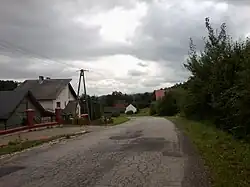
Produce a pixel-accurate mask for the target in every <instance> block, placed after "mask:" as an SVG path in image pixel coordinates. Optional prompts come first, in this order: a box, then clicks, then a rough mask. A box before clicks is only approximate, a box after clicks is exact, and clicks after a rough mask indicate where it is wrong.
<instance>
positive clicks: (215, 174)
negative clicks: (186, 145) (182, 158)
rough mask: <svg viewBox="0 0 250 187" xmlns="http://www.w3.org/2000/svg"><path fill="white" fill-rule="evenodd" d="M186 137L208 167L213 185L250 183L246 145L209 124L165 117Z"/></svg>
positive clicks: (241, 186) (242, 186) (249, 148)
mask: <svg viewBox="0 0 250 187" xmlns="http://www.w3.org/2000/svg"><path fill="white" fill-rule="evenodd" d="M167 119H169V120H171V121H172V122H174V123H175V124H176V125H177V126H179V127H180V128H182V129H183V131H184V132H185V133H186V134H187V135H188V136H189V137H190V139H191V140H192V142H193V143H194V144H195V145H196V147H197V149H198V151H199V153H200V155H201V156H202V158H203V159H204V161H205V164H206V166H207V167H208V168H209V170H210V175H211V180H212V181H211V182H212V186H214V187H246V186H250V144H249V143H246V142H243V141H240V140H237V139H235V138H233V136H232V135H230V134H228V133H226V132H223V131H221V130H218V129H216V128H214V127H213V126H212V125H208V124H203V123H201V122H195V121H190V120H187V119H184V118H181V117H167Z"/></svg>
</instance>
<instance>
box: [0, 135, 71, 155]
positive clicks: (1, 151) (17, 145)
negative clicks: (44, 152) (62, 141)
mask: <svg viewBox="0 0 250 187" xmlns="http://www.w3.org/2000/svg"><path fill="white" fill-rule="evenodd" d="M73 135H75V134H74V133H71V134H63V135H58V136H53V137H48V138H44V139H40V140H21V139H17V140H15V141H10V142H9V143H8V145H6V146H3V147H0V156H1V155H5V154H9V153H14V152H18V151H22V150H24V149H28V148H31V147H35V146H38V145H41V144H43V143H47V142H50V141H52V140H55V139H59V138H62V137H65V138H66V139H69V138H70V137H71V136H73Z"/></svg>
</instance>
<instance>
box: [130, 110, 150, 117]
mask: <svg viewBox="0 0 250 187" xmlns="http://www.w3.org/2000/svg"><path fill="white" fill-rule="evenodd" d="M133 116H149V108H143V109H140V110H139V112H138V113H137V114H133Z"/></svg>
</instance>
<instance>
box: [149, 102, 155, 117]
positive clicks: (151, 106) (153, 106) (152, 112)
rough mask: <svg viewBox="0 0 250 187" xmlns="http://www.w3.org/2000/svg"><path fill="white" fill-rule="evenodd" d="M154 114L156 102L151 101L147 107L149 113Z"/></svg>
mask: <svg viewBox="0 0 250 187" xmlns="http://www.w3.org/2000/svg"><path fill="white" fill-rule="evenodd" d="M155 114H156V102H153V103H151V105H150V108H149V115H151V116H152V115H155Z"/></svg>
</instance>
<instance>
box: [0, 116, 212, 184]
mask: <svg viewBox="0 0 250 187" xmlns="http://www.w3.org/2000/svg"><path fill="white" fill-rule="evenodd" d="M183 146H185V147H183ZM0 162H2V164H1V166H0V186H11V187H34V186H36V187H38V186H43V187H78V186H83V187H85V186H96V187H119V186H124V187H130V186H131V187H136V186H142V187H158V186H159V187H180V186H183V187H191V186H192V187H195V186H197V187H202V186H208V185H207V181H206V177H205V172H204V171H203V169H202V168H203V167H202V162H201V161H200V160H199V158H197V156H196V154H195V152H194V150H193V148H192V146H191V144H190V143H189V142H188V140H187V139H186V138H185V137H184V136H182V135H181V133H179V132H178V131H177V130H176V128H175V126H174V124H172V123H171V122H169V121H167V120H166V119H164V118H154V117H138V118H132V119H131V120H130V121H129V122H127V123H124V124H122V125H118V126H113V127H109V128H106V129H103V130H100V131H96V132H91V133H88V134H85V135H83V136H80V137H77V138H74V139H70V140H67V141H65V142H60V143H58V144H54V145H45V146H43V147H40V148H34V149H33V150H30V151H26V152H23V153H21V154H19V155H17V156H14V157H12V158H11V159H10V160H8V161H6V160H5V161H4V162H3V161H0Z"/></svg>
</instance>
